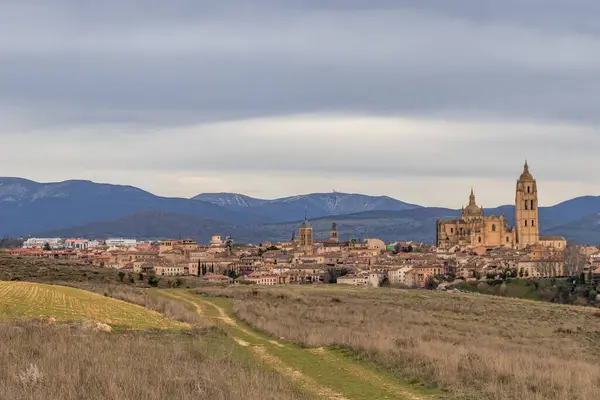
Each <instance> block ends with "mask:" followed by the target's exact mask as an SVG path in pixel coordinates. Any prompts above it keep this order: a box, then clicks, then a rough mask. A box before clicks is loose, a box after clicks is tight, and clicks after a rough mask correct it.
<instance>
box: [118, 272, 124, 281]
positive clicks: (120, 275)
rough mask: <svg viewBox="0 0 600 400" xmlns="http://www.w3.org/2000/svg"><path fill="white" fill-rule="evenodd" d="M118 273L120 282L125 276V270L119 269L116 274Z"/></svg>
mask: <svg viewBox="0 0 600 400" xmlns="http://www.w3.org/2000/svg"><path fill="white" fill-rule="evenodd" d="M118 275H119V280H120V281H121V282H123V278H125V272H123V271H119V274H118Z"/></svg>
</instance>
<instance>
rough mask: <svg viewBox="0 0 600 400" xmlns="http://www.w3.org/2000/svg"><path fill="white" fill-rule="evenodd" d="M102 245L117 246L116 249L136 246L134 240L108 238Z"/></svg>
mask: <svg viewBox="0 0 600 400" xmlns="http://www.w3.org/2000/svg"><path fill="white" fill-rule="evenodd" d="M104 243H105V244H106V245H107V246H117V247H130V246H135V245H137V240H135V239H125V238H110V239H106V240H105V241H104Z"/></svg>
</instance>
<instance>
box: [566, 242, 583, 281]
mask: <svg viewBox="0 0 600 400" xmlns="http://www.w3.org/2000/svg"><path fill="white" fill-rule="evenodd" d="M564 257H565V267H564V269H565V275H566V276H578V275H579V274H580V273H581V272H582V271H583V269H584V268H585V266H586V264H587V263H586V260H585V255H584V254H582V253H581V252H580V251H579V247H577V245H575V244H573V243H569V244H568V245H567V247H566V249H565V251H564Z"/></svg>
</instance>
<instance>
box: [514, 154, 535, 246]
mask: <svg viewBox="0 0 600 400" xmlns="http://www.w3.org/2000/svg"><path fill="white" fill-rule="evenodd" d="M515 228H516V233H517V246H518V248H519V249H523V248H525V247H527V246H529V245H532V244H536V243H538V242H539V240H540V234H539V226H538V192H537V184H536V182H535V179H534V178H533V175H531V173H530V172H529V165H527V161H525V166H524V167H523V173H522V174H521V176H520V177H519V180H517V191H516V196H515Z"/></svg>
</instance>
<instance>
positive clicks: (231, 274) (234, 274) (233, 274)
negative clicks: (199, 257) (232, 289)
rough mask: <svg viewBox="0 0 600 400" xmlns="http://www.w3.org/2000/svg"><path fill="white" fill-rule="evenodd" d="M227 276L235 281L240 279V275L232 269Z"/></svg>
mask: <svg viewBox="0 0 600 400" xmlns="http://www.w3.org/2000/svg"><path fill="white" fill-rule="evenodd" d="M225 275H227V276H228V277H230V278H231V279H234V280H235V279H237V277H238V274H236V273H235V271H234V270H232V269H231V270H229V271H227V273H226V274H225Z"/></svg>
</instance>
